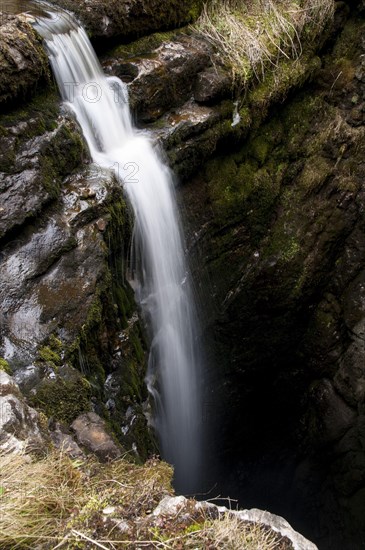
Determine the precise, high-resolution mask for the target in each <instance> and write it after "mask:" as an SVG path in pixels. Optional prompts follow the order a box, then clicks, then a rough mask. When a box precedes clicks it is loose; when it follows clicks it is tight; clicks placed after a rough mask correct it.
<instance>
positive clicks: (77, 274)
mask: <svg viewBox="0 0 365 550" xmlns="http://www.w3.org/2000/svg"><path fill="white" fill-rule="evenodd" d="M0 125H1V137H0V150H1V152H2V157H1V162H2V164H1V168H2V173H1V176H0V179H1V182H2V186H1V190H0V194H1V204H2V205H3V212H2V217H1V223H0V228H1V242H2V252H1V264H0V273H1V280H2V285H1V291H0V302H1V318H0V328H1V333H0V355H1V356H2V357H4V358H5V359H6V360H7V361H8V363H9V364H10V368H11V369H12V371H13V373H14V376H15V378H16V380H17V382H18V383H19V385H20V386H21V389H22V391H24V393H25V394H26V396H27V398H28V401H29V403H30V404H32V406H35V407H36V408H37V409H39V410H41V411H42V412H43V413H44V414H45V415H46V417H47V418H48V419H50V420H52V422H59V423H60V424H61V425H62V426H63V427H62V426H61V427H62V430H63V429H64V428H65V429H66V430H67V427H68V426H69V425H70V424H71V423H72V422H73V421H74V420H75V418H76V417H77V416H79V415H80V414H83V413H84V414H85V413H88V412H90V411H95V412H97V413H98V414H101V415H102V416H104V418H107V419H108V421H109V422H111V424H112V425H113V427H114V429H115V430H116V432H117V433H118V434H119V437H120V438H121V439H122V440H123V441H124V444H125V448H126V449H132V445H134V447H133V449H134V450H133V452H134V453H138V454H139V456H141V457H145V456H146V454H147V452H148V449H151V448H154V446H153V443H152V441H151V439H150V436H149V435H148V432H147V430H146V420H145V418H144V415H143V401H144V399H145V397H146V389H145V388H144V386H143V373H144V368H145V353H144V344H143V342H142V337H141V333H140V328H139V322H138V316H136V315H135V313H134V302H133V293H132V290H131V289H130V288H129V286H128V285H127V283H126V282H125V275H124V255H125V252H126V251H127V250H128V244H127V243H128V239H129V231H130V230H129V214H128V210H127V207H126V204H125V201H124V197H123V191H122V189H121V187H120V185H119V184H117V182H116V181H115V179H114V178H113V177H112V176H111V174H110V173H109V172H108V171H103V170H102V169H101V168H100V167H98V166H91V167H87V166H86V168H85V167H83V166H82V163H83V161H86V160H87V157H88V155H87V153H86V150H85V146H84V144H83V140H82V137H81V135H80V133H79V130H78V128H77V126H76V124H75V122H74V121H73V120H72V119H71V118H70V117H68V116H67V115H66V114H62V115H61V114H60V112H59V101H58V99H57V97H55V96H54V95H53V94H49V95H47V97H45V96H40V97H38V98H35V99H34V100H33V101H32V102H31V103H29V104H28V105H27V106H25V107H24V108H23V109H22V110H13V111H12V112H10V113H9V114H7V115H3V116H2V117H1V120H0ZM66 297H67V298H66ZM121 371H122V373H121ZM111 375H113V377H115V378H117V379H118V381H119V385H118V388H117V389H113V391H112V392H111V386H110V384H106V379H107V377H109V380H110V379H111ZM130 407H132V408H133V411H134V413H133V414H134V417H135V418H134V422H133V427H131V429H130V430H128V434H127V436H125V435H124V433H123V431H122V426H123V425H124V424H125V422H127V420H125V414H126V411H127V410H128V408H130ZM62 430H61V434H62V433H63V432H62ZM65 433H66V435H67V431H66V432H65ZM62 439H65V438H63V437H62V435H61V436H60V434H58V435H57V434H56V435H55V440H57V443H62V441H61V440H62ZM66 439H67V438H66ZM64 443H65V444H68V443H69V442H68V443H67V441H64ZM71 452H72V449H71Z"/></svg>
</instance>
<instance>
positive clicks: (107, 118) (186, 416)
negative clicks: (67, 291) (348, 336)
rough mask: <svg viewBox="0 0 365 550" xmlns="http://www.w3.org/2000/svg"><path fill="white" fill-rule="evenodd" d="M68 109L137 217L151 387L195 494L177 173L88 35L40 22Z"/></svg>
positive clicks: (159, 422)
mask: <svg viewBox="0 0 365 550" xmlns="http://www.w3.org/2000/svg"><path fill="white" fill-rule="evenodd" d="M35 26H36V28H37V30H38V31H39V32H40V34H41V35H42V36H43V37H44V39H45V43H46V46H47V49H48V52H49V58H50V62H51V65H52V68H53V71H54V74H55V77H56V80H57V82H58V86H59V89H60V92H61V95H62V98H63V100H64V101H65V103H66V105H67V106H68V107H69V108H70V109H71V110H72V111H73V113H74V115H75V117H76V119H77V120H78V122H79V124H80V126H81V128H82V131H83V133H84V136H85V139H86V141H87V143H88V146H89V149H90V153H91V156H92V158H93V160H94V162H95V163H97V164H99V165H100V166H102V167H104V168H111V169H112V170H114V172H115V174H116V176H117V178H118V179H119V181H120V182H121V183H122V184H123V186H124V189H125V191H126V193H127V195H128V197H129V200H130V203H131V205H132V207H133V210H134V213H135V227H134V236H133V249H132V255H131V256H132V261H131V267H130V273H131V283H132V286H133V287H134V289H135V294H136V298H137V301H138V302H139V303H140V305H141V309H142V312H143V315H144V317H145V320H146V323H147V326H148V327H149V329H150V333H151V351H150V356H149V367H148V375H147V384H148V387H149V390H150V392H151V393H152V394H153V397H154V400H155V427H156V431H157V433H158V436H159V439H160V445H161V452H162V456H163V458H164V459H165V460H167V461H169V462H171V463H172V464H173V465H174V468H175V486H176V488H177V489H178V490H179V491H181V492H185V493H187V492H192V491H194V490H196V487H197V484H198V479H199V463H200V454H201V441H202V434H201V430H200V420H201V412H200V404H199V391H198V387H199V378H200V359H199V350H198V348H197V343H196V336H197V328H196V314H195V308H194V303H193V297H192V291H191V287H190V282H189V275H188V272H187V267H186V264H185V258H184V249H183V242H182V236H181V231H180V227H179V220H178V214H177V211H176V206H175V198H174V190H173V182H172V177H171V173H170V171H169V169H168V168H167V167H166V166H165V165H164V164H163V163H162V162H161V160H160V158H159V156H158V154H157V152H156V150H155V149H154V147H153V145H152V143H151V141H150V140H149V139H148V138H147V137H146V135H145V134H143V133H141V132H138V131H137V130H136V129H135V128H134V127H133V124H132V121H131V116H130V112H129V106H128V102H127V97H128V95H127V90H126V86H125V85H124V84H123V83H122V82H121V81H120V80H119V79H117V78H106V77H105V75H104V74H103V71H102V69H101V66H100V64H99V62H98V60H97V58H96V55H95V52H94V50H93V48H92V46H91V44H90V42H89V39H88V37H87V35H86V33H85V31H84V30H83V29H82V28H81V27H79V26H78V25H77V23H76V22H75V21H74V19H73V18H72V17H71V16H70V15H69V14H67V13H64V12H62V13H60V12H52V11H49V12H48V13H47V16H46V17H42V18H40V19H38V20H37V22H36V25H35Z"/></svg>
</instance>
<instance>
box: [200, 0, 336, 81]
mask: <svg viewBox="0 0 365 550" xmlns="http://www.w3.org/2000/svg"><path fill="white" fill-rule="evenodd" d="M333 14H334V2H333V0H323V1H321V0H301V1H299V2H297V1H294V0H285V1H283V2H275V1H273V0H254V1H252V2H246V1H245V0H224V1H223V2H222V1H220V0H211V1H210V2H208V3H206V4H205V6H204V10H203V13H202V15H201V17H200V19H199V20H198V22H197V25H196V28H197V30H198V31H199V32H200V33H202V34H203V36H205V37H206V38H207V39H208V40H209V42H211V44H212V45H213V46H214V47H215V48H216V51H217V58H216V62H223V63H224V64H225V65H227V66H228V67H229V68H230V70H231V72H232V76H233V79H234V81H235V82H236V85H237V86H238V89H240V88H244V87H246V85H247V84H248V83H249V82H250V81H251V80H252V79H255V80H259V81H261V80H262V79H263V78H264V75H265V72H266V70H267V69H268V68H271V67H273V66H274V67H276V66H277V65H278V63H279V60H280V59H288V60H289V59H297V58H299V57H300V56H301V55H302V53H303V50H304V49H305V48H308V47H310V48H311V47H312V45H313V44H312V41H316V39H318V37H319V36H320V35H321V33H322V32H323V30H324V28H325V27H326V25H327V24H328V23H329V22H330V21H331V20H332V18H333Z"/></svg>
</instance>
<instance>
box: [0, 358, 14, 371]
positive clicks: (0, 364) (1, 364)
mask: <svg viewBox="0 0 365 550" xmlns="http://www.w3.org/2000/svg"><path fill="white" fill-rule="evenodd" d="M0 370H2V371H4V372H6V374H9V376H11V375H12V374H13V372H12V370H11V368H10V365H9V363H8V362H7V361H6V360H5V359H3V358H2V357H0Z"/></svg>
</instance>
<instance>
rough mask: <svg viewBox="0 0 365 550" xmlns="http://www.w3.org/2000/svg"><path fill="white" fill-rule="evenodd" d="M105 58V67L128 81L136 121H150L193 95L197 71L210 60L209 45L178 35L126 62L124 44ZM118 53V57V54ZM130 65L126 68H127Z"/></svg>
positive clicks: (193, 37) (110, 72) (109, 71)
mask: <svg viewBox="0 0 365 550" xmlns="http://www.w3.org/2000/svg"><path fill="white" fill-rule="evenodd" d="M120 50H121V51H120V53H118V52H119V49H117V50H116V52H115V53H114V54H113V56H112V58H111V59H108V60H106V61H105V62H104V66H105V69H106V70H107V72H108V73H109V74H113V75H116V76H118V77H119V78H121V79H122V80H124V77H125V74H126V72H127V73H129V75H132V74H133V73H134V74H135V75H134V76H133V77H129V80H131V82H130V84H129V97H130V105H131V108H132V110H133V112H134V113H135V115H136V118H137V120H138V121H139V122H142V123H145V122H152V121H154V120H156V119H157V118H159V117H160V116H161V115H163V114H164V113H166V112H167V111H168V110H169V109H172V108H173V107H176V106H179V105H182V104H183V103H185V102H186V101H187V100H188V99H189V98H190V96H191V95H192V90H193V87H194V82H195V81H196V79H197V75H198V73H199V71H201V70H202V69H203V68H204V67H206V66H207V65H208V64H210V49H209V46H208V45H207V44H206V43H205V42H203V41H202V40H201V39H200V40H199V39H198V38H197V37H195V36H188V35H177V36H176V37H175V39H174V40H170V41H165V42H163V43H162V45H161V46H159V47H158V48H155V49H151V51H145V52H143V55H141V56H136V55H133V58H132V60H131V62H130V64H129V65H128V64H127V63H126V57H125V51H124V50H123V48H121V49H120ZM119 56H120V57H119ZM128 67H129V68H128Z"/></svg>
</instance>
